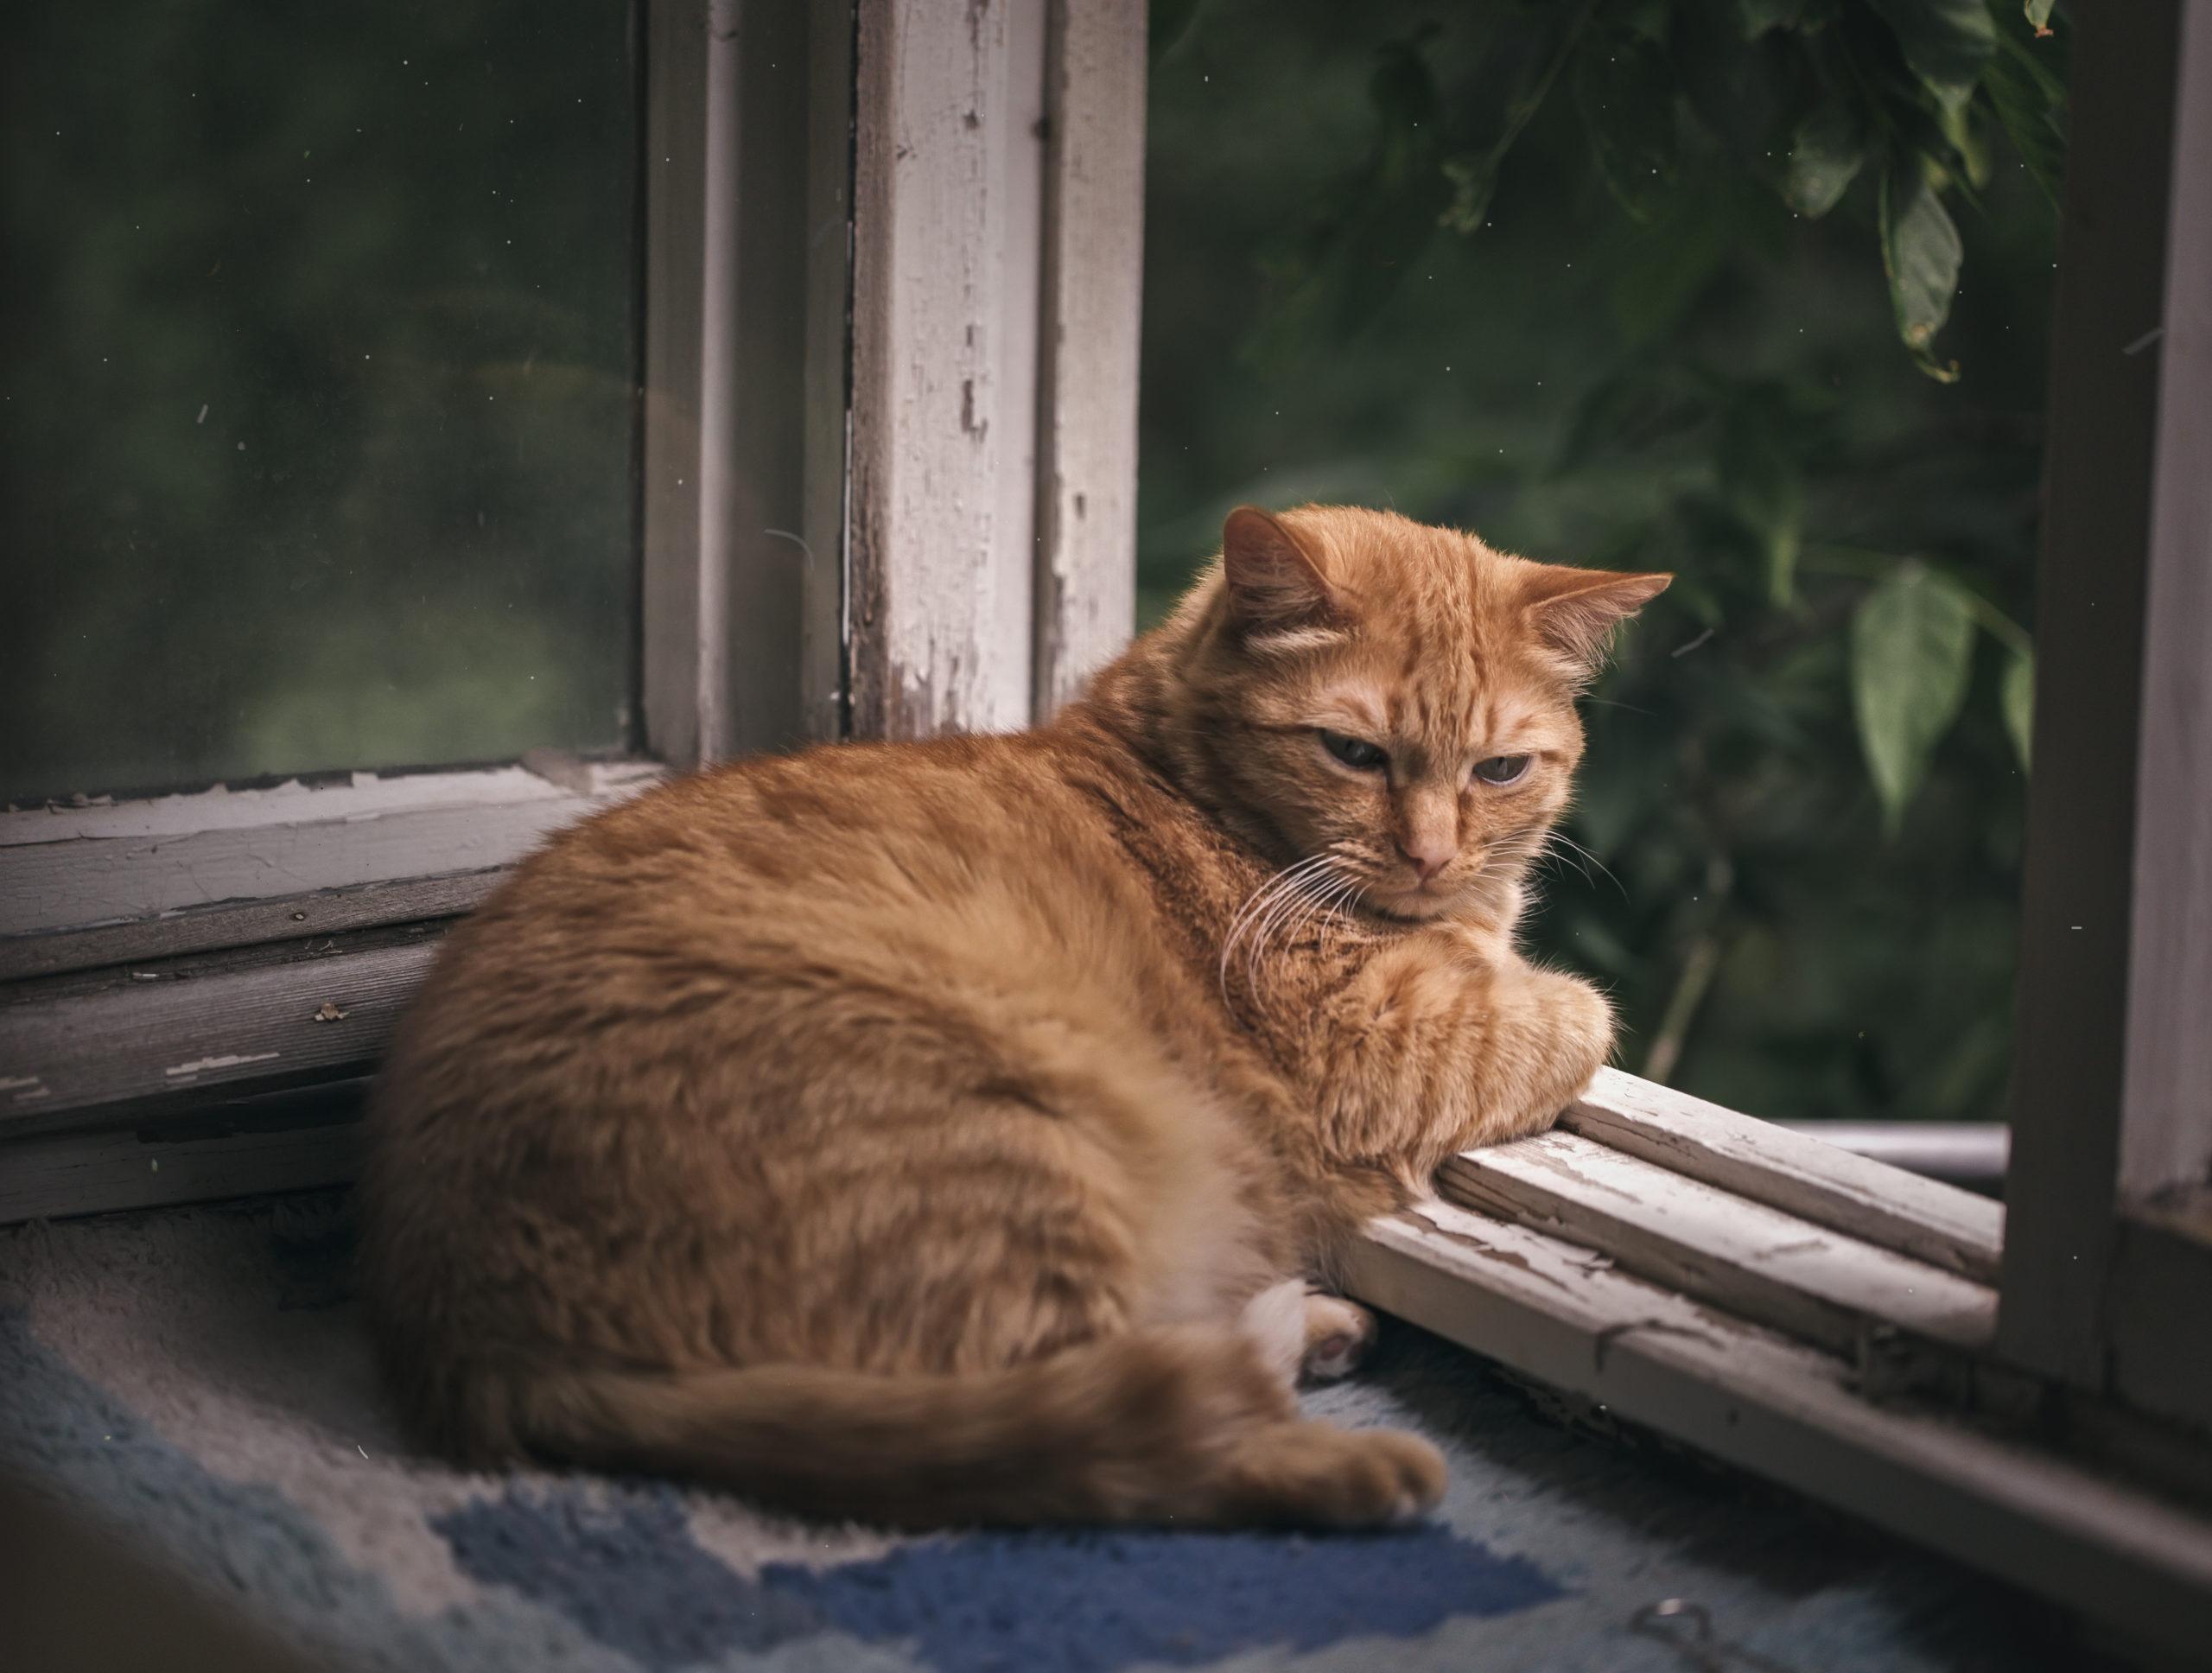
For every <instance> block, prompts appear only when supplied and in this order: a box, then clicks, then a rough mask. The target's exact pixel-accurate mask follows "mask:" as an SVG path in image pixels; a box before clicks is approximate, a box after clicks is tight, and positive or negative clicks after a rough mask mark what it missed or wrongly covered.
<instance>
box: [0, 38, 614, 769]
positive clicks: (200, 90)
mask: <svg viewBox="0 0 2212 1673" xmlns="http://www.w3.org/2000/svg"><path fill="white" fill-rule="evenodd" d="M0 29H4V39H5V41H6V69H5V72H4V73H5V77H6V82H5V86H6V99H7V109H6V113H5V116H4V118H0V122H4V133H5V142H6V156H5V162H4V164H0V167H4V169H5V170H6V182H7V183H6V204H5V209H4V215H5V229H6V230H5V240H6V253H5V276H4V279H3V280H0V283H4V285H5V298H6V301H5V320H6V324H5V330H6V364H5V367H4V374H0V381H3V382H4V387H0V397H4V400H0V449H4V454H5V460H6V463H5V466H4V469H5V482H6V493H5V510H4V512H0V517H4V519H5V521H4V537H3V538H4V542H5V544H4V549H0V563H4V574H5V582H4V600H3V601H0V716H4V718H0V797H5V798H10V799H18V800H20V799H22V798H36V797H42V796H53V795H61V794H67V793H69V792H116V791H124V790H134V789H145V788H153V787H160V786H179V785H189V784H192V783H194V782H204V781H207V780H209V779H233V780H235V779H240V778H245V777H251V776H254V775H261V774H270V773H294V772H302V771H314V770H319V769H332V768H346V767H402V766H420V765H429V764H436V763H448V762H461V761H474V760H497V759H501V758H510V757H512V756H514V755H516V754H518V753H520V752H521V751H522V750H524V749H526V748H530V747H533V746H537V745H560V746H568V747H580V748H607V747H615V746H618V745H620V743H622V742H623V741H624V740H625V739H626V736H627V735H628V731H629V726H630V721H629V710H630V703H631V693H632V688H633V685H634V683H635V677H634V662H635V655H636V652H635V648H634V642H635V639H636V625H635V624H636V608H637V607H636V592H637V583H636V557H635V550H634V549H635V534H634V527H633V525H634V520H635V519H634V514H633V506H634V499H635V496H634V492H633V487H632V477H633V463H632V453H633V446H632V433H633V429H634V427H635V402H634V398H633V387H634V384H635V380H636V371H635V363H636V359H637V350H636V341H637V334H638V321H637V302H636V290H637V266H638V255H637V251H638V233H637V227H636V215H635V213H634V207H635V201H636V184H635V181H636V173H637V156H636V149H637V128H638V103H639V101H638V90H637V77H636V73H635V67H634V64H633V60H632V38H631V25H630V21H629V19H628V17H627V16H626V10H625V8H623V7H622V6H620V5H605V4H595V3H581V0H527V3H524V0H439V3H435V4H411V5H410V4H404V3H401V4H387V5H379V6H297V5H277V4H270V3H266V0H262V3H239V0H116V3H111V4H106V5H99V6H89V7H86V6H68V5H61V4H58V3H52V0H40V3H24V4H20V5H15V6H10V8H9V9H8V14H7V22H6V23H5V24H4V25H0Z"/></svg>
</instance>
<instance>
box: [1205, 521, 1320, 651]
mask: <svg viewBox="0 0 2212 1673" xmlns="http://www.w3.org/2000/svg"><path fill="white" fill-rule="evenodd" d="M1221 568H1222V574H1223V576H1224V579H1225V580H1226V581H1227V582H1228V587H1229V600H1230V605H1231V606H1232V607H1234V608H1235V610H1236V614H1237V615H1238V616H1239V617H1241V618H1242V619H1243V620H1245V621H1246V622H1248V623H1249V624H1251V625H1253V626H1255V627H1261V626H1265V627H1290V626H1292V625H1294V624H1297V623H1301V622H1309V621H1321V620H1326V619H1327V618H1329V617H1330V616H1332V615H1334V614H1337V613H1338V610H1340V609H1341V608H1342V607H1343V603H1344V598H1343V595H1342V593H1341V591H1340V589H1339V588H1336V587H1333V586H1332V585H1331V584H1330V582H1329V577H1328V576H1326V575H1325V574H1324V573H1322V569H1321V566H1320V565H1319V563H1315V562H1314V561H1313V556H1312V555H1311V554H1310V553H1309V552H1307V551H1306V549H1305V548H1304V547H1303V546H1301V545H1300V544H1298V537H1297V536H1295V535H1294V534H1293V533H1291V531H1289V530H1288V529H1287V528H1285V527H1284V526H1283V525H1281V523H1279V522H1277V521H1276V520H1275V519H1274V518H1272V517H1270V516H1268V514H1267V512H1263V511H1261V510H1260V509H1258V508H1257V507H1256V506H1238V507H1237V508H1236V510H1235V511H1233V512H1230V514H1229V520H1228V521H1227V522H1226V523H1224V524H1223V525H1222V529H1221Z"/></svg>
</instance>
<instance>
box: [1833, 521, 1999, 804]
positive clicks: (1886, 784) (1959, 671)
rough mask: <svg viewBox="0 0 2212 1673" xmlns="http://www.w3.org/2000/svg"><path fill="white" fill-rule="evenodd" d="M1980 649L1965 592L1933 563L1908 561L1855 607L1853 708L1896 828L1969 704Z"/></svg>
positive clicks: (1876, 783)
mask: <svg viewBox="0 0 2212 1673" xmlns="http://www.w3.org/2000/svg"><path fill="white" fill-rule="evenodd" d="M1973 654H1974V616H1973V614H1972V611H1971V608H1970V607H1969V606H1968V604H1967V600H1966V597H1965V595H1964V594H1963V593H1962V592H1961V590H1960V588H1958V586H1957V585H1956V584H1955V583H1954V582H1950V581H1947V580H1945V579H1944V578H1943V577H1942V576H1939V575H1937V574H1936V573H1935V572H1934V571H1933V570H1931V569H1929V568H1928V567H1927V566H1926V565H1925V564H1923V563H1900V564H1899V565H1897V568H1896V569H1892V570H1891V571H1890V573H1889V574H1888V575H1887V576H1885V577H1883V579H1882V580H1881V582H1879V583H1878V584H1877V585H1876V586H1875V587H1874V588H1872V590H1870V591H1869V592H1868V593H1867V595H1866V597H1864V598H1863V599H1861V600H1860V601H1859V607H1858V608H1857V609H1856V610H1854V611H1853V612H1852V616H1851V699H1852V707H1853V709H1854V710H1855V711H1856V712H1857V714H1858V716H1859V741H1860V742H1861V743H1862V744H1863V745H1864V746H1865V747H1866V766H1867V768H1868V770H1869V771H1870V772H1872V774H1873V775H1874V788H1875V789H1876V790H1877V791H1878V792H1880V793H1881V798H1882V816H1883V820H1884V822H1885V824H1887V825H1888V827H1889V829H1890V830H1891V831H1892V832H1894V831H1895V830H1897V824H1898V823H1899V822H1900V821H1901V820H1902V819H1903V818H1904V811H1905V808H1906V807H1907V806H1908V805H1910V803H1911V801H1912V798H1913V792H1915V791H1916V790H1918V789H1919V788H1920V781H1921V779H1923V777H1925V776H1926V774H1927V772H1928V761H1929V757H1930V756H1932V755H1933V754H1935V753H1936V745H1937V744H1938V743H1940V742H1941V741H1942V737H1943V735H1944V734H1945V733H1946V732H1948V731H1949V730H1950V729H1951V723H1952V722H1954V721H1955V720H1957V719H1958V717H1959V710H1960V709H1961V708H1962V707H1963V706H1964V705H1965V703H1966V700H1967V672H1968V659H1969V658H1971V657H1972V656H1973Z"/></svg>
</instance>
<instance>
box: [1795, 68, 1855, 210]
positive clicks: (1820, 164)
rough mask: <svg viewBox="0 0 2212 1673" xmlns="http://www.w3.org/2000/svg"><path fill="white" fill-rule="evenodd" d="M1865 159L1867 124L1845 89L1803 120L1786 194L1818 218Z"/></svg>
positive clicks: (1840, 194) (1798, 130)
mask: <svg viewBox="0 0 2212 1673" xmlns="http://www.w3.org/2000/svg"><path fill="white" fill-rule="evenodd" d="M1864 162H1866V123H1865V122H1864V121H1863V120H1862V119H1861V118H1860V116H1859V109H1858V107H1857V106H1856V105H1853V103H1852V102H1851V100H1850V99H1848V98H1847V96H1845V95H1844V94H1843V93H1841V92H1837V93H1835V94H1833V95H1831V96H1830V97H1829V98H1828V99H1827V101H1826V102H1825V103H1823V104H1822V105H1821V106H1820V107H1819V108H1818V109H1817V110H1815V111H1814V112H1813V113H1812V114H1811V115H1810V116H1808V117H1807V118H1805V119H1804V121H1802V122H1801V123H1799V124H1797V132H1796V136H1795V137H1793V138H1792V139H1791V141H1790V145H1789V175H1788V178H1787V181H1785V183H1784V186H1783V197H1784V198H1785V199H1787V200H1788V201H1789V207H1791V208H1792V209H1795V210H1796V212H1797V213H1799V214H1801V215H1805V216H1808V217H1810V218H1811V219H1815V220H1818V219H1820V218H1821V216H1822V215H1825V214H1826V213H1827V212H1828V211H1829V210H1831V209H1833V208H1834V207H1835V206H1836V201H1837V200H1838V199H1840V198H1841V197H1842V196H1843V194H1844V191H1845V188H1847V187H1848V186H1849V185H1850V184H1851V182H1852V180H1853V176H1855V175H1857V174H1858V173H1859V167H1860V165H1861V164H1863V163H1864Z"/></svg>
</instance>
